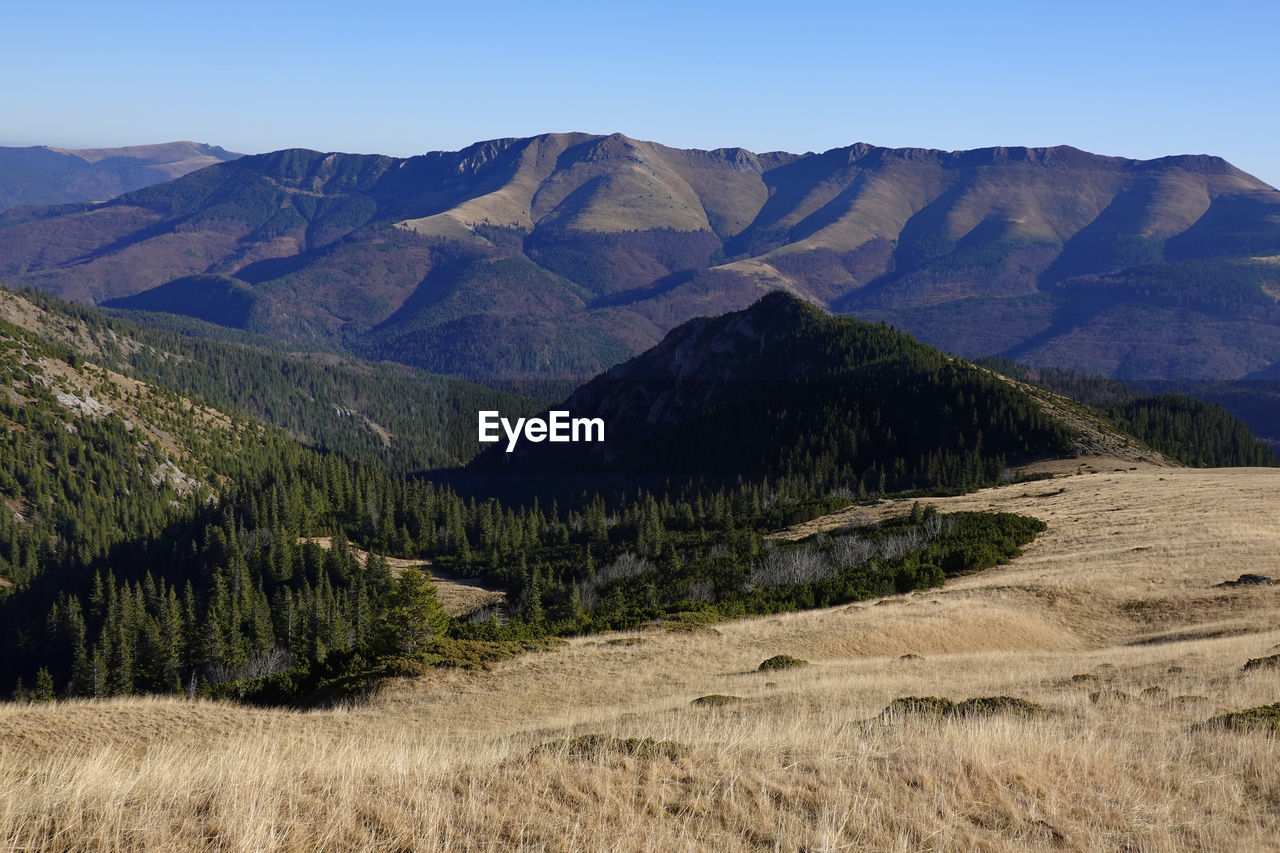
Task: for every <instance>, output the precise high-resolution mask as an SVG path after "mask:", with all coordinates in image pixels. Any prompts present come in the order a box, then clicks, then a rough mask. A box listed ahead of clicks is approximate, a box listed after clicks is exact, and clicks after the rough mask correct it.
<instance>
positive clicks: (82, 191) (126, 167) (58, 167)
mask: <svg viewBox="0 0 1280 853" xmlns="http://www.w3.org/2000/svg"><path fill="white" fill-rule="evenodd" d="M239 156H241V155H239V154H234V153H232V152H230V151H225V150H223V149H222V148H219V147H218V146H216V145H205V144H204V143H201V142H165V143H160V144H158V145H130V146H128V147H125V148H80V149H66V148H50V147H48V146H43V145H40V146H32V147H29V148H4V147H0V210H7V209H8V208H11V207H15V206H17V205H39V206H43V205H50V204H66V203H68V202H83V201H106V200H107V199H112V198H115V197H116V196H118V195H120V194H121V193H126V192H129V191H130V190H137V189H141V188H143V187H149V186H151V185H152V184H159V183H163V182H165V181H171V180H173V179H174V178H180V177H182V176H183V175H186V174H189V173H191V172H194V171H196V170H197V169H203V168H204V167H206V166H212V165H214V164H216V163H225V162H228V161H230V160H234V159H236V158H237V157H239Z"/></svg>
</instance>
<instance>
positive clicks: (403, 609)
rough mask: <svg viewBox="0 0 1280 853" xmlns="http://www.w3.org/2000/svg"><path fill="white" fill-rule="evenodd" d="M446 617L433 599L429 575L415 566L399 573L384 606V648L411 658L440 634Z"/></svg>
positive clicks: (443, 628)
mask: <svg viewBox="0 0 1280 853" xmlns="http://www.w3.org/2000/svg"><path fill="white" fill-rule="evenodd" d="M448 625H449V617H448V616H447V615H446V614H445V612H444V608H443V607H441V606H440V602H439V600H438V599H437V598H436V593H435V590H434V589H433V588H432V586H431V576H430V574H429V573H423V572H422V571H421V570H420V569H419V568H418V567H417V566H409V567H408V568H406V569H405V570H404V571H403V572H401V573H400V578H399V580H397V581H396V585H395V589H394V590H393V591H392V593H391V596H390V601H389V602H388V606H387V615H386V621H385V622H384V626H383V637H384V642H383V645H384V647H385V648H386V649H387V650H388V651H389V652H391V653H392V654H398V655H405V656H408V657H412V656H414V655H416V654H418V653H420V652H422V651H423V650H425V648H426V647H427V646H428V645H429V644H430V643H431V642H432V641H433V640H435V639H437V638H439V637H441V636H443V634H444V632H445V629H446V628H447V627H448Z"/></svg>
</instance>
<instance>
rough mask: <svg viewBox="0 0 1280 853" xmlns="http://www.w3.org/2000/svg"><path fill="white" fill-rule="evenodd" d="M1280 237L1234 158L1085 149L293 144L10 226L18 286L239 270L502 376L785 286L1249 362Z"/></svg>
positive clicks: (1106, 368) (1224, 368)
mask: <svg viewBox="0 0 1280 853" xmlns="http://www.w3.org/2000/svg"><path fill="white" fill-rule="evenodd" d="M1278 257H1280V191H1277V190H1275V189H1274V188H1271V187H1269V186H1267V185H1266V184H1265V183H1263V182H1262V181H1259V180H1258V179H1256V178H1254V177H1252V176H1250V175H1248V174H1246V173H1245V172H1243V171H1241V170H1239V169H1237V168H1235V167H1234V166H1232V165H1231V164H1229V163H1228V162H1227V161H1225V160H1223V159H1221V158H1218V157H1214V156H1211V155H1174V156H1169V157H1162V158H1158V159H1154V160H1135V159H1130V158H1123V157H1113V156H1101V155H1094V154H1089V153H1088V152H1084V151H1080V150H1079V149H1075V148H1072V147H1070V146H1056V147H1048V148H1026V147H991V148H983V149H974V150H970V151H952V152H947V151H942V150H938V149H925V148H903V149H891V148H883V147H878V146H873V145H870V144H868V143H856V144H854V145H850V146H845V147H841V148H835V149H831V150H829V151H826V152H822V153H818V154H812V153H811V154H803V155H796V154H788V153H785V152H769V153H764V154H756V153H754V152H750V151H746V150H745V149H741V148H720V149H714V150H700V149H690V150H684V149H676V148H669V147H667V146H664V145H661V144H659V143H656V142H646V141H643V140H635V139H631V138H629V137H626V136H624V135H622V134H611V135H608V136H599V135H591V134H580V133H566V134H543V135H540V136H534V137H525V138H505V139H496V140H488V141H484V142H478V143H475V144H473V145H471V146H468V147H466V148H464V149H461V150H460V151H454V152H429V153H427V154H422V155H418V156H415V157H409V158H394V157H387V156H384V155H347V154H337V153H332V152H330V153H324V152H316V151H310V150H307V149H287V150H284V151H278V152H271V153H268V154H261V155H251V156H248V157H244V158H241V159H239V160H236V161H233V162H230V163H227V164H222V165H219V166H217V167H215V168H213V169H210V170H206V171H202V172H199V173H196V174H193V175H188V176H185V177H183V178H181V179H179V180H177V181H173V182H169V183H165V184H159V185H156V186H152V187H148V188H145V189H142V190H138V191H135V192H132V193H128V194H125V195H124V196H122V197H120V198H118V199H115V200H114V201H112V202H110V203H108V204H106V205H98V206H94V207H80V208H67V209H48V210H44V211H28V212H25V213H23V214H22V215H20V216H14V215H9V216H8V217H5V218H3V219H0V279H2V280H5V281H8V282H10V283H12V284H14V285H18V286H21V285H31V286H34V287H39V288H42V289H46V290H49V291H51V292H54V293H55V294H57V295H60V296H62V297H64V298H69V299H73V300H76V301H83V302H95V303H104V302H106V303H109V304H111V303H110V301H111V300H125V299H132V298H135V297H137V296H138V295H139V294H146V293H147V292H149V291H152V290H156V289H158V288H161V287H163V286H165V285H167V284H170V283H171V282H174V281H178V280H183V281H188V280H190V279H191V278H192V277H193V276H205V275H207V276H221V277H224V279H228V280H233V283H234V282H241V283H243V284H245V285H247V286H248V288H249V290H250V291H252V293H251V296H252V299H251V300H249V301H250V302H252V305H253V307H252V308H250V309H249V310H247V311H244V312H240V313H238V314H236V315H235V316H234V317H233V318H231V319H228V320H226V321H225V322H227V324H229V325H233V326H236V327H242V328H248V329H250V330H252V331H256V332H259V333H263V334H269V335H273V336H276V337H280V338H283V339H286V340H294V341H299V342H308V343H310V344H314V343H323V344H325V345H327V346H330V347H333V348H337V349H345V350H347V351H349V352H351V353H353V354H356V355H360V356H362V357H366V358H369V357H372V358H382V357H390V358H393V359H396V360H401V361H405V362H406V363H409V364H412V365H414V366H417V367H423V368H426V369H429V370H433V371H435V372H443V373H450V374H453V375H458V376H462V377H465V378H470V379H481V380H494V379H522V378H526V379H527V378H537V379H546V378H573V379H579V380H580V379H583V378H586V377H587V376H590V375H592V374H594V373H596V372H598V371H600V370H602V369H605V368H607V367H609V366H611V365H612V364H616V363H617V362H618V361H620V360H622V359H623V358H625V357H627V356H629V355H633V354H635V353H637V352H640V351H642V350H643V349H645V348H646V347H648V346H651V345H652V344H654V343H656V342H657V341H658V340H659V339H660V338H661V336H662V334H664V333H665V332H666V331H668V330H669V329H671V328H673V327H674V326H675V325H677V324H678V323H680V322H682V321H684V320H686V319H688V318H690V317H693V316H698V315H703V314H717V313H723V312H724V311H729V310H737V309H740V308H744V307H746V305H748V304H750V303H751V302H753V301H754V300H755V299H756V298H758V297H759V296H760V295H762V294H763V293H765V292H767V291H769V290H775V289H784V290H788V291H791V292H793V293H796V294H799V295H801V296H803V297H804V298H806V299H808V300H810V301H813V302H815V303H817V304H820V305H823V306H824V307H828V308H830V309H833V310H836V311H839V312H842V313H852V314H856V315H858V316H862V317H866V318H868V319H879V320H885V321H887V322H890V323H893V324H894V325H896V326H899V327H901V328H903V329H905V330H906V331H909V332H911V333H912V334H913V335H915V336H917V337H919V338H921V339H922V340H924V341H926V342H928V343H931V344H933V345H936V346H940V347H942V348H943V349H946V350H947V351H950V352H953V353H956V354H958V355H962V356H966V357H977V356H987V355H1004V356H1009V357H1016V358H1018V359H1020V360H1023V361H1026V362H1029V363H1041V364H1053V365H1056V366H1062V367H1074V368H1077V369H1081V370H1087V371H1089V372H1093V373H1102V374H1107V375H1117V376H1124V377H1126V378H1188V379H1196V378H1213V379H1223V378H1239V377H1242V376H1246V375H1251V374H1260V373H1262V372H1264V371H1267V370H1269V369H1272V368H1273V367H1274V366H1275V365H1277V364H1280V305H1278V304H1277V299H1278V298H1280V264H1275V263H1272V262H1271V261H1272V260H1274V259H1275V258H1278ZM209 281H210V282H213V281H214V280H212V279H210V280H209ZM218 286H225V285H218ZM231 291H234V292H236V293H237V294H240V295H241V296H243V295H245V294H246V293H249V291H243V292H242V291H241V290H239V289H238V288H237V287H232V288H231ZM237 298H240V296H237ZM147 300H148V298H147V297H144V298H143V299H142V303H143V304H146V303H147ZM118 304H121V305H129V307H140V306H135V305H132V304H131V303H118ZM169 310H173V309H172V308H170V309H169ZM1134 329H1137V330H1138V332H1139V333H1138V335H1137V336H1134V335H1133V334H1131V333H1129V332H1132V330H1134ZM1179 341H1182V342H1183V343H1179ZM1188 343H1189V344H1190V345H1191V346H1192V350H1193V351H1194V352H1195V353H1196V355H1195V356H1194V357H1190V358H1188V357H1187V355H1186V353H1187V352H1188V349H1187V346H1186V344H1188Z"/></svg>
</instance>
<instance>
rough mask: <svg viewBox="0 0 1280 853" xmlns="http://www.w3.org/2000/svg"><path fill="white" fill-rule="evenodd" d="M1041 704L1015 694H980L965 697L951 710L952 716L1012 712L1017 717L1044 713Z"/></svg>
mask: <svg viewBox="0 0 1280 853" xmlns="http://www.w3.org/2000/svg"><path fill="white" fill-rule="evenodd" d="M1045 713H1046V712H1045V709H1044V706H1043V705H1040V704H1038V703H1036V702H1031V701H1028V700H1026V699H1019V698H1018V697H1016V696H981V697H978V698H976V699H966V700H964V701H963V702H959V703H957V704H956V706H955V707H954V708H952V710H951V716H954V717H990V716H994V715H996V714H1012V715H1013V716H1017V717H1040V716H1043V715H1044V714H1045Z"/></svg>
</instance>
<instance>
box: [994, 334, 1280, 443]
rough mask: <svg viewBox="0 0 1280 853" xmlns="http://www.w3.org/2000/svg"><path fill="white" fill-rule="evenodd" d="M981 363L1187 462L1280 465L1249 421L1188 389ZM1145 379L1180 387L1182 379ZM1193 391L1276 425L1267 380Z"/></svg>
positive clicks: (1199, 387) (1003, 362)
mask: <svg viewBox="0 0 1280 853" xmlns="http://www.w3.org/2000/svg"><path fill="white" fill-rule="evenodd" d="M981 363H982V364H984V365H986V366H988V367H990V368H991V369H993V370H996V371H998V372H1000V373H1002V374H1004V375H1006V376H1011V377H1014V378H1016V379H1019V380H1021V381H1023V382H1029V383H1032V384H1034V385H1037V386H1039V387H1041V388H1045V389H1048V390H1050V391H1053V392H1055V393H1057V394H1061V395H1063V396H1066V397H1071V398H1073V399H1076V400H1080V401H1082V402H1084V403H1087V404H1089V405H1090V406H1093V407H1095V408H1096V409H1097V410H1098V411H1099V412H1100V413H1102V414H1104V415H1105V416H1106V417H1107V418H1108V419H1109V420H1110V421H1111V423H1112V424H1113V425H1114V427H1115V428H1116V429H1117V430H1119V431H1120V432H1124V433H1127V434H1129V435H1132V436H1134V437H1135V438H1138V439H1140V440H1141V441H1143V442H1144V443H1146V444H1147V445H1149V446H1150V447H1152V448H1154V449H1156V450H1158V451H1160V452H1161V453H1163V454H1165V455H1166V456H1168V457H1170V458H1171V459H1176V460H1177V461H1179V462H1181V463H1182V464H1184V465H1192V466H1196V467H1234V466H1242V465H1262V466H1272V465H1277V464H1280V458H1277V453H1276V452H1275V451H1276V448H1273V447H1272V446H1270V445H1268V443H1267V442H1265V441H1262V440H1260V439H1259V438H1257V437H1256V436H1255V435H1254V433H1253V432H1252V431H1251V430H1250V428H1249V425H1248V424H1246V423H1245V422H1244V421H1243V420H1242V419H1240V418H1238V417H1236V416H1235V415H1233V414H1232V413H1231V412H1230V411H1228V410H1227V409H1226V408H1225V407H1224V406H1222V405H1219V404H1217V403H1212V402H1206V400H1205V399H1197V398H1195V397H1191V396H1188V395H1186V394H1174V393H1167V392H1165V393H1155V394H1146V393H1143V390H1141V389H1139V388H1136V387H1133V386H1131V385H1128V384H1126V383H1124V382H1121V381H1119V380H1117V379H1107V378H1105V377H1101V376H1092V375H1089V374H1087V373H1081V372H1079V371H1075V370H1067V369H1056V368H1034V367H1028V366H1027V365H1023V364H1018V363H1016V362H1012V361H1009V360H1008V359H984V360H982V362H981ZM1142 384H1143V385H1147V386H1151V385H1154V386H1156V387H1159V386H1161V385H1174V386H1175V387H1176V386H1177V385H1178V384H1179V383H1159V382H1157V383H1142ZM1251 385H1252V386H1253V387H1250V386H1251ZM1191 390H1196V391H1197V392H1198V393H1199V394H1204V395H1206V397H1208V398H1209V399H1212V397H1213V396H1214V395H1215V394H1216V395H1218V396H1221V397H1223V398H1224V399H1226V400H1229V401H1231V402H1232V403H1233V404H1234V405H1237V406H1239V407H1242V408H1243V409H1244V410H1245V411H1248V412H1249V413H1250V414H1251V416H1252V419H1253V420H1254V421H1255V422H1257V423H1260V424H1262V425H1264V426H1272V427H1274V426H1275V418H1276V417H1277V415H1276V412H1275V411H1273V410H1271V409H1270V408H1269V407H1267V406H1266V402H1268V401H1274V399H1273V398H1275V391H1274V389H1271V388H1269V386H1268V384H1266V383H1222V384H1221V385H1220V386H1214V385H1212V384H1194V383H1193V384H1191ZM1250 406H1252V410H1250Z"/></svg>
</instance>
